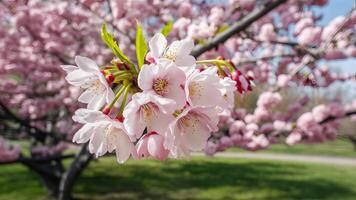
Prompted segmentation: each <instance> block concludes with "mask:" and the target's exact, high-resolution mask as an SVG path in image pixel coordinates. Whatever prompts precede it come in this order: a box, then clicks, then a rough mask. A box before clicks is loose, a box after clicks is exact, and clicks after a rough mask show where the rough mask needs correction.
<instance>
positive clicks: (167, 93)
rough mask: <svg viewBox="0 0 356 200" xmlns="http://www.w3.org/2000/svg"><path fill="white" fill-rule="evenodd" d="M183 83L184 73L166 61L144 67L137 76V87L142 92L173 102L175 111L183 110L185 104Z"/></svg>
mask: <svg viewBox="0 0 356 200" xmlns="http://www.w3.org/2000/svg"><path fill="white" fill-rule="evenodd" d="M184 82H185V73H184V72H183V71H182V70H181V69H179V68H177V67H176V66H175V64H174V63H172V62H166V61H159V62H158V63H157V64H151V65H144V66H143V67H142V69H141V71H140V74H139V76H138V86H139V87H140V88H141V89H142V90H143V91H153V92H154V93H156V94H157V95H159V96H162V97H164V98H168V99H172V100H174V101H175V103H176V105H175V106H176V109H181V108H183V106H184V105H185V102H186V97H185V92H184V90H183V88H182V86H183V85H184Z"/></svg>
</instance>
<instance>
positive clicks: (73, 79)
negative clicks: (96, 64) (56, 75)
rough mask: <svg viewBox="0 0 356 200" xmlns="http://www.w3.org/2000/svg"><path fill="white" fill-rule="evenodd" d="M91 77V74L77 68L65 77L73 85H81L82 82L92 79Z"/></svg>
mask: <svg viewBox="0 0 356 200" xmlns="http://www.w3.org/2000/svg"><path fill="white" fill-rule="evenodd" d="M92 78H93V74H90V73H87V72H84V71H83V70H80V69H77V70H74V71H72V72H70V73H69V74H68V75H67V76H66V78H65V79H66V80H67V81H68V83H70V84H72V85H74V86H81V85H82V84H84V83H87V82H88V81H89V80H92Z"/></svg>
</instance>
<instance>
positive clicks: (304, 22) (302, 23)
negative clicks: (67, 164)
mask: <svg viewBox="0 0 356 200" xmlns="http://www.w3.org/2000/svg"><path fill="white" fill-rule="evenodd" d="M313 25H314V20H313V19H312V18H310V17H307V18H302V19H301V20H299V21H298V22H297V23H296V24H295V30H294V34H295V35H299V34H300V33H301V32H302V31H303V30H304V29H305V28H307V27H311V26H313Z"/></svg>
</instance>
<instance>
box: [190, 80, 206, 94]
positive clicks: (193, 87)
mask: <svg viewBox="0 0 356 200" xmlns="http://www.w3.org/2000/svg"><path fill="white" fill-rule="evenodd" d="M188 89H189V96H201V93H202V89H203V87H202V86H201V85H200V84H199V83H197V82H192V83H190V84H189V86H188Z"/></svg>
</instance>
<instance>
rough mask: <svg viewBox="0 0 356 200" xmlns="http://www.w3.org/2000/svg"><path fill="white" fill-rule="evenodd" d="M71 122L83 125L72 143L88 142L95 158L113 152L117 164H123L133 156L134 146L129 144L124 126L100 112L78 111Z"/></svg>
mask: <svg viewBox="0 0 356 200" xmlns="http://www.w3.org/2000/svg"><path fill="white" fill-rule="evenodd" d="M73 120H74V121H76V122H79V123H82V124H84V126H83V127H82V128H81V129H79V130H78V131H77V132H76V133H75V135H74V137H73V142H76V143H86V142H88V141H89V151H90V153H93V154H95V156H96V157H99V156H103V155H104V154H106V153H107V152H109V153H111V152H113V151H114V150H115V152H116V157H117V161H118V163H124V162H125V161H126V160H127V159H128V158H129V157H130V155H131V154H133V155H135V154H134V150H135V148H134V145H133V143H132V142H131V140H130V138H129V136H128V133H127V131H126V130H125V128H124V125H123V124H122V123H121V122H119V121H118V120H113V119H111V118H110V117H109V116H107V115H104V114H103V113H102V112H100V111H93V110H87V109H79V110H77V111H76V112H75V114H74V116H73Z"/></svg>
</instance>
